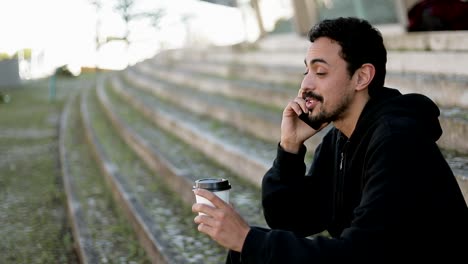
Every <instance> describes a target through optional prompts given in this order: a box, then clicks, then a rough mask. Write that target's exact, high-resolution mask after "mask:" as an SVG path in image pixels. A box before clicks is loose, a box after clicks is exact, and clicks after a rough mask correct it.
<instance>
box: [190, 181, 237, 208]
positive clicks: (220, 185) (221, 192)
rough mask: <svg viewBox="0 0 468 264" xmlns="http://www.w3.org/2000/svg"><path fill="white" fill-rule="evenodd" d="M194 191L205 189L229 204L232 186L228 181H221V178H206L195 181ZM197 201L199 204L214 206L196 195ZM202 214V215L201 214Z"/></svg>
mask: <svg viewBox="0 0 468 264" xmlns="http://www.w3.org/2000/svg"><path fill="white" fill-rule="evenodd" d="M193 188H194V189H205V190H208V191H210V192H212V193H214V194H215V195H216V196H218V197H219V198H221V199H222V200H223V201H224V202H226V203H228V204H229V192H230V190H231V184H230V183H229V181H228V180H227V179H219V178H204V179H199V180H196V181H195V186H193ZM195 199H196V201H197V203H203V204H208V205H210V206H213V207H214V205H213V203H211V202H210V201H208V200H207V199H205V198H204V197H201V196H198V195H195ZM200 214H202V213H200Z"/></svg>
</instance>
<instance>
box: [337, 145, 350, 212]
mask: <svg viewBox="0 0 468 264" xmlns="http://www.w3.org/2000/svg"><path fill="white" fill-rule="evenodd" d="M348 143H349V141H348V140H347V141H346V142H345V143H344V145H343V148H342V150H341V154H340V155H341V158H340V165H339V169H340V170H339V171H340V173H339V177H338V183H337V189H338V197H337V214H338V216H340V217H341V216H342V212H341V210H342V209H343V192H344V174H345V171H344V168H345V164H346V163H345V158H346V149H347V146H348Z"/></svg>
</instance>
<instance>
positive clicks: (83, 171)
mask: <svg viewBox="0 0 468 264" xmlns="http://www.w3.org/2000/svg"><path fill="white" fill-rule="evenodd" d="M78 99H79V98H78V96H76V95H74V96H73V97H71V98H70V99H69V101H68V103H67V105H66V107H65V109H64V111H63V113H62V116H61V122H60V143H59V146H60V164H61V167H62V175H63V183H64V188H65V192H66V197H67V205H68V206H67V207H68V208H67V209H68V216H69V221H70V223H71V227H72V231H73V237H74V241H75V248H76V252H77V254H78V256H79V259H80V261H81V263H101V262H121V261H125V262H148V261H149V259H148V258H147V256H146V254H145V251H144V250H143V248H142V247H140V245H139V242H138V240H137V237H136V235H135V233H134V232H133V230H132V226H131V225H130V223H128V222H126V221H125V220H124V216H123V214H122V212H120V211H119V210H118V209H117V207H116V203H114V202H113V201H112V198H111V190H110V189H109V188H108V186H107V184H106V183H105V181H104V178H103V177H102V175H101V174H100V171H99V168H98V166H97V164H96V162H95V161H94V160H93V159H92V156H91V155H90V154H91V153H92V152H91V150H90V149H89V147H88V145H87V144H86V139H85V137H84V135H83V133H81V132H82V131H83V128H82V124H81V122H80V118H79V113H78V102H79V101H78ZM115 230H120V231H119V232H115ZM129 248H133V253H132V254H129V253H128V249H129Z"/></svg>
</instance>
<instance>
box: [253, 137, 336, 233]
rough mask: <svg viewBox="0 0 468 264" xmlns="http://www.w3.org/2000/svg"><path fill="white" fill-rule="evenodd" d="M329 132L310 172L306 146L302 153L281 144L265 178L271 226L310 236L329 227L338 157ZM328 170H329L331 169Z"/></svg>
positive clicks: (267, 217)
mask: <svg viewBox="0 0 468 264" xmlns="http://www.w3.org/2000/svg"><path fill="white" fill-rule="evenodd" d="M332 140H333V138H332V137H331V136H330V134H327V135H326V136H325V137H324V139H323V142H322V143H321V144H320V145H319V146H318V147H317V149H316V151H315V155H314V161H313V165H312V166H311V169H310V170H309V173H308V174H307V175H306V174H305V171H306V166H305V164H304V156H305V153H306V147H305V146H302V147H301V149H300V152H299V153H298V154H292V153H289V152H286V151H284V150H283V149H282V148H281V146H279V144H278V150H277V157H276V159H275V161H274V162H273V166H272V167H271V168H270V169H269V170H268V171H267V173H266V174H265V176H264V178H263V182H262V205H263V212H264V216H265V220H266V222H267V224H268V226H269V227H270V228H273V229H282V230H288V231H292V232H294V233H295V234H296V235H298V236H302V237H306V236H310V235H313V234H316V233H320V232H322V231H324V230H325V228H326V223H327V222H329V220H330V217H331V203H332V193H333V191H332V190H333V186H332V181H333V180H332V179H333V177H332V175H330V172H331V171H332V170H333V169H331V170H330V168H333V167H334V165H333V161H334V158H332V157H331V156H333V155H332V153H331V152H330V150H329V149H330V148H329V147H322V146H323V144H327V145H328V144H330V142H331V141H332ZM327 171H328V172H327Z"/></svg>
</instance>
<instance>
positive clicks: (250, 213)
mask: <svg viewBox="0 0 468 264" xmlns="http://www.w3.org/2000/svg"><path fill="white" fill-rule="evenodd" d="M386 41H387V47H388V48H389V64H388V69H389V76H388V79H387V85H388V86H393V87H396V88H401V91H402V92H405V93H407V92H421V93H424V94H426V95H428V96H429V97H430V98H432V99H433V100H434V101H436V102H437V104H439V105H440V107H441V108H442V109H443V111H442V115H441V117H440V120H441V123H442V126H443V130H444V134H443V137H442V138H441V139H440V141H439V144H440V147H441V148H442V149H443V150H444V153H445V154H446V158H447V160H448V161H449V163H450V164H451V166H452V168H453V170H454V171H455V173H456V176H457V179H458V181H459V184H460V186H461V187H462V189H463V191H464V194H465V198H466V200H467V202H468V162H467V160H468V159H467V156H468V140H467V135H468V133H467V131H468V122H467V119H468V115H467V113H468V112H467V109H468V67H467V66H468V51H467V49H468V48H466V47H468V45H462V44H460V43H465V44H466V42H468V32H464V33H458V32H452V33H449V32H446V33H425V34H422V33H421V34H411V35H405V36H388V37H386ZM307 45H308V42H307V40H306V39H304V38H301V37H298V36H295V35H278V36H271V37H267V38H266V39H264V40H263V41H262V42H260V43H258V44H256V45H251V46H235V47H214V48H210V49H183V50H169V51H165V52H163V53H161V54H159V55H158V56H155V57H154V58H151V59H148V60H146V61H144V62H141V63H139V64H137V65H135V66H132V67H130V68H128V69H126V70H125V71H121V72H117V73H114V74H107V75H104V76H102V77H103V78H102V79H100V80H99V81H98V82H97V83H96V87H92V88H91V89H84V90H83V93H82V94H81V95H80V97H79V99H74V100H76V102H74V103H73V104H72V103H70V104H69V108H68V109H69V110H68V112H71V113H74V114H73V115H72V116H80V120H82V122H81V123H82V125H81V127H83V130H84V133H85V134H86V135H87V139H88V141H87V142H88V144H89V145H90V146H91V148H92V149H93V153H94V155H95V157H96V158H95V160H96V161H97V162H98V163H99V164H100V167H101V170H102V172H103V175H104V177H105V178H106V181H107V182H108V184H109V185H110V186H111V189H112V192H113V194H114V197H115V201H116V204H118V205H119V206H120V207H122V208H123V211H124V212H125V213H126V215H127V218H128V219H129V222H131V223H132V226H133V227H134V229H135V232H136V234H137V237H138V239H139V241H141V244H142V247H143V248H144V249H145V251H146V252H147V254H148V256H149V259H150V260H151V261H153V262H155V263H156V262H157V263H222V262H224V256H225V251H224V250H223V249H222V248H219V247H218V246H217V245H215V244H214V243H213V242H212V241H210V240H209V239H207V238H206V237H205V236H203V235H200V234H199V233H198V232H196V227H195V226H194V225H193V222H192V221H193V217H194V215H193V214H192V213H191V212H190V206H191V205H192V203H193V202H194V197H193V193H192V191H191V188H192V185H193V182H194V181H195V180H196V179H198V178H204V177H224V178H228V179H229V180H230V181H231V183H232V185H233V189H232V196H231V200H232V202H233V204H234V205H235V206H236V208H237V209H238V210H239V211H240V212H241V214H242V215H244V216H245V217H246V219H247V220H248V221H249V223H250V224H253V225H260V226H261V225H263V226H264V225H265V222H264V220H263V217H262V213H261V205H260V183H261V179H262V176H263V175H264V173H265V172H266V170H267V169H268V168H269V167H270V165H271V163H272V161H273V159H274V156H275V153H276V145H277V143H278V140H279V128H280V122H281V120H280V118H281V111H282V109H283V107H284V106H285V105H286V104H287V102H288V101H289V100H290V99H291V98H293V97H294V96H295V94H296V93H297V89H298V87H299V84H300V81H301V79H302V72H303V57H304V53H305V50H306V48H307ZM63 130H64V131H68V132H64V133H68V134H70V133H83V131H75V132H73V131H71V130H70V129H69V130H66V129H65V128H64V129H63ZM325 132H326V131H323V132H321V133H322V134H321V135H323V134H324V133H325ZM319 141H320V137H314V138H313V139H311V140H309V141H308V142H307V143H306V144H307V146H308V149H309V153H308V155H307V159H308V160H310V159H311V158H312V152H313V150H314V148H315V146H316V145H317V144H318V143H319ZM62 151H63V152H65V151H66V148H63V150H62ZM63 159H66V157H65V156H64V158H63ZM69 177H72V176H69ZM75 203H79V202H77V201H75ZM81 222H84V221H81ZM82 225H85V224H82ZM75 228H76V229H80V227H79V226H77V227H75ZM84 229H86V228H84ZM76 233H78V234H80V233H79V232H76ZM81 234H83V233H81ZM85 240H92V237H86V235H81V241H85ZM84 244H86V243H84ZM82 252H83V253H82V255H83V256H84V257H82V259H86V254H87V253H86V250H83V251H82ZM93 258H95V257H88V259H93Z"/></svg>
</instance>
